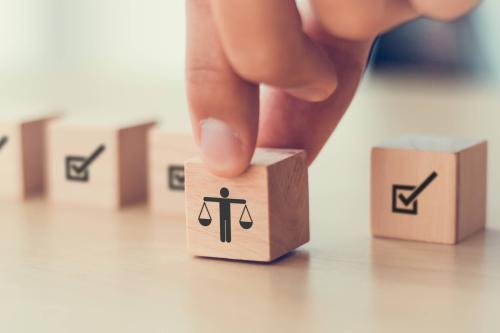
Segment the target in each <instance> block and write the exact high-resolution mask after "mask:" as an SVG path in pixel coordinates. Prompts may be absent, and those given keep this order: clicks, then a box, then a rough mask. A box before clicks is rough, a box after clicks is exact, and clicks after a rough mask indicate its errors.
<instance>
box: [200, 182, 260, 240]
mask: <svg viewBox="0 0 500 333" xmlns="http://www.w3.org/2000/svg"><path fill="white" fill-rule="evenodd" d="M220 195H221V197H220V198H219V197H204V198H203V205H202V206H201V210H200V214H199V215H198V222H199V223H200V224H201V225H202V226H204V227H207V226H209V225H210V223H212V215H211V214H210V211H209V210H208V206H207V202H216V203H218V204H219V220H220V241H221V242H223V243H230V242H231V204H241V205H244V206H243V210H242V211H241V215H240V219H239V223H240V226H241V227H242V228H243V229H250V228H251V227H252V225H253V220H252V216H251V215H250V211H249V210H248V207H247V201H246V200H245V199H232V198H229V190H228V189H227V188H225V187H222V188H221V189H220Z"/></svg>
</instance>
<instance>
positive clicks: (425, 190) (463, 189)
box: [371, 136, 487, 244]
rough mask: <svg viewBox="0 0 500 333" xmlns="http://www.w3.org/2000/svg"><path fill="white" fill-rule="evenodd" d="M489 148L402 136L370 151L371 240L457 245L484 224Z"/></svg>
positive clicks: (469, 142) (477, 143) (468, 142)
mask: <svg viewBox="0 0 500 333" xmlns="http://www.w3.org/2000/svg"><path fill="white" fill-rule="evenodd" d="M486 164H487V144H486V142H484V141H472V140H460V139H446V138H437V137H424V136H406V137H403V138H400V139H398V140H394V141H392V142H388V143H386V144H384V145H382V146H379V147H375V148H374V149H373V151H372V166H371V168H372V170H371V215H372V217H371V220H372V224H371V225H372V233H373V235H374V236H380V237H390V238H399V239H408V240H416V241H425V242H434V243H444V244H455V243H457V242H459V241H461V240H463V239H464V238H466V237H467V236H469V235H471V234H473V233H475V232H477V231H479V230H481V229H483V228H484V226H485V220H486Z"/></svg>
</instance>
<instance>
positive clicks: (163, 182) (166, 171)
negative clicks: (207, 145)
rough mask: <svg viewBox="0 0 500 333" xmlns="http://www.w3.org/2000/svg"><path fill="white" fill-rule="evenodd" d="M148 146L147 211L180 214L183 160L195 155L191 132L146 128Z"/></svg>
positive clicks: (183, 205) (178, 215) (181, 214)
mask: <svg viewBox="0 0 500 333" xmlns="http://www.w3.org/2000/svg"><path fill="white" fill-rule="evenodd" d="M148 146H149V180H148V181H149V207H150V209H151V211H153V212H155V213H160V214H168V215H172V216H175V217H184V213H185V210H186V209H185V204H184V198H185V196H184V162H185V161H186V160H187V159H189V158H192V157H193V156H195V155H196V152H197V146H196V144H195V142H194V139H193V136H192V135H191V134H182V133H171V132H168V131H167V130H165V129H161V128H155V129H153V130H151V131H150V132H149V141H148Z"/></svg>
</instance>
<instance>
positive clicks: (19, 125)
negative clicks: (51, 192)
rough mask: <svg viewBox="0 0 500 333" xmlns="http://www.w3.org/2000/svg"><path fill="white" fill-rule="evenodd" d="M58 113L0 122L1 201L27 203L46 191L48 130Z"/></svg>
mask: <svg viewBox="0 0 500 333" xmlns="http://www.w3.org/2000/svg"><path fill="white" fill-rule="evenodd" d="M55 117H56V116H55V113H45V114H31V115H26V114H25V115H16V114H12V115H11V116H10V117H8V118H3V119H0V184H1V185H0V197H2V198H5V199H18V200H19V199H26V198H28V197H31V196H34V195H37V194H41V193H43V191H44V188H45V129H46V126H47V124H48V122H49V121H50V120H52V119H54V118H55Z"/></svg>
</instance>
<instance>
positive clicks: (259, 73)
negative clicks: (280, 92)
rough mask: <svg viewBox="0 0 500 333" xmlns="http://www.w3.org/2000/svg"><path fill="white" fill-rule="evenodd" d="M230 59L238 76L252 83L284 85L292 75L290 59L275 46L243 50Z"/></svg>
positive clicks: (261, 46)
mask: <svg viewBox="0 0 500 333" xmlns="http://www.w3.org/2000/svg"><path fill="white" fill-rule="evenodd" d="M230 58H231V59H230V61H231V63H232V65H233V67H234V70H235V71H236V72H237V73H238V75H240V76H241V77H243V78H245V79H246V80H249V81H252V82H263V83H268V84H274V85H282V84H284V83H285V80H286V79H287V76H290V74H291V72H290V62H291V59H290V57H289V56H287V55H286V54H284V52H283V50H282V49H280V48H279V47H275V46H273V45H260V46H255V47H250V48H248V49H246V50H245V49H241V50H238V51H236V52H233V54H232V56H231V57H230Z"/></svg>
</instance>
